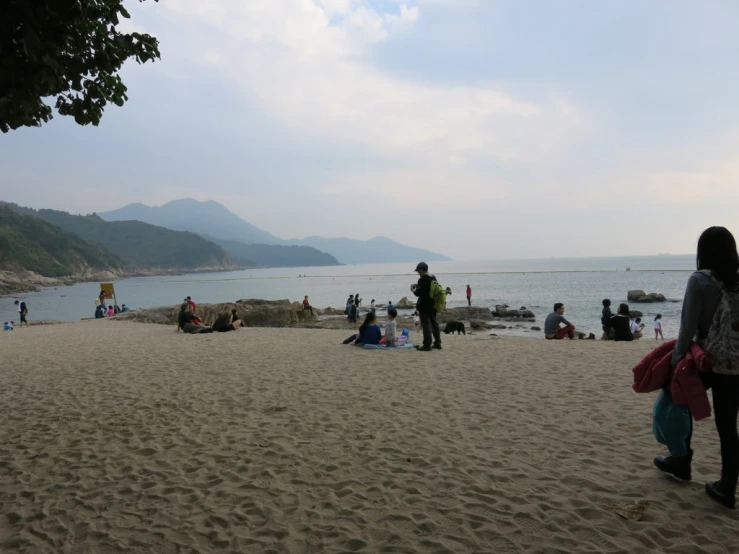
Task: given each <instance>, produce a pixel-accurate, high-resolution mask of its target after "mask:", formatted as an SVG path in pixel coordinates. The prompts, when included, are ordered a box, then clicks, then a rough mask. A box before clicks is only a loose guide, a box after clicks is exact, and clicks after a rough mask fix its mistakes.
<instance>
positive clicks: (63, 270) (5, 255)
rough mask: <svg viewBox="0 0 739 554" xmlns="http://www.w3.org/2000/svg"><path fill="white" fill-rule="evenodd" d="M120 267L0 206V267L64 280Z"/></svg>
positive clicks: (42, 223)
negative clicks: (90, 270)
mask: <svg viewBox="0 0 739 554" xmlns="http://www.w3.org/2000/svg"><path fill="white" fill-rule="evenodd" d="M122 265H123V262H122V261H121V260H120V259H119V258H118V257H116V256H114V255H113V254H110V253H109V252H106V251H105V250H103V249H102V248H100V247H99V246H96V245H94V244H91V243H89V242H87V241H85V240H83V239H81V238H79V237H77V236H75V235H73V234H71V233H68V232H65V231H63V230H62V229H60V228H59V227H57V226H55V225H53V224H51V223H48V222H47V221H44V220H41V219H39V218H37V217H32V216H28V215H22V214H20V213H17V212H16V211H14V210H12V209H11V208H9V207H8V206H7V205H3V204H0V266H2V267H6V268H13V267H21V268H24V269H28V270H30V271H33V272H35V273H38V274H40V275H44V276H46V277H63V276H67V275H73V274H75V273H79V272H80V271H83V270H86V269H100V270H104V269H118V268H120V267H121V266H122Z"/></svg>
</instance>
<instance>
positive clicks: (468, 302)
mask: <svg viewBox="0 0 739 554" xmlns="http://www.w3.org/2000/svg"><path fill="white" fill-rule="evenodd" d="M467 305H468V306H472V287H471V286H469V285H467Z"/></svg>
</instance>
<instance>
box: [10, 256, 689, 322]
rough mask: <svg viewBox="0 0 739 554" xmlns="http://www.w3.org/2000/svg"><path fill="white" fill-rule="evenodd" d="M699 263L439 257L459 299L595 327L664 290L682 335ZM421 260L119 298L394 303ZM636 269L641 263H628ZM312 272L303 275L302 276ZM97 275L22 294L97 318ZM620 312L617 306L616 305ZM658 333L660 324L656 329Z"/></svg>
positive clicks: (120, 285) (214, 278)
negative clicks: (606, 302)
mask: <svg viewBox="0 0 739 554" xmlns="http://www.w3.org/2000/svg"><path fill="white" fill-rule="evenodd" d="M694 266H695V259H694V258H693V257H691V256H654V257H634V258H577V259H549V260H513V261H486V262H443V263H436V264H433V265H432V267H431V272H432V273H434V274H436V276H437V278H438V279H439V281H440V282H441V283H442V285H443V286H445V287H447V286H449V287H451V288H452V291H453V294H452V296H451V297H449V305H450V306H452V307H454V306H463V305H466V303H467V302H466V299H465V297H464V289H465V286H466V285H467V284H469V285H471V286H472V290H473V297H472V298H473V305H476V306H485V307H493V306H494V305H495V304H502V303H504V304H508V305H509V306H511V307H515V308H520V307H521V306H526V307H527V308H529V309H531V310H533V311H534V313H535V314H536V315H537V324H539V325H541V324H542V322H543V318H544V317H545V316H546V314H547V313H548V312H549V311H551V309H552V305H553V304H554V303H555V302H563V303H564V304H565V306H566V316H567V317H568V318H569V319H570V320H571V321H572V322H573V323H574V324H575V325H576V326H577V327H578V329H579V330H582V331H586V332H597V331H598V330H599V328H600V311H601V307H602V306H601V300H602V299H603V298H610V299H611V300H612V301H613V303H614V304H616V305H618V303H619V302H625V301H626V293H627V291H628V290H631V289H643V290H645V291H647V292H659V293H662V294H664V295H665V296H667V297H668V298H670V299H672V300H678V302H667V303H664V304H644V305H639V306H637V308H638V309H639V310H641V311H642V312H644V314H645V322H646V323H647V330H648V331H650V329H651V320H652V319H653V317H654V315H656V313H657V312H658V311H659V313H661V314H663V316H664V318H663V321H664V324H663V326H664V329H665V336H666V337H670V336H675V335H676V334H677V331H678V325H679V324H678V319H679V314H680V309H681V307H682V296H683V292H684V289H685V283H686V282H687V279H688V277H689V276H690V272H691V269H692V268H693V267H694ZM414 268H415V264H412V263H410V264H372V265H351V266H340V267H330V268H290V269H258V270H245V271H235V272H226V273H208V274H202V273H201V274H194V275H180V276H167V277H138V278H132V279H123V280H120V281H117V282H116V283H115V288H116V293H117V299H118V303H119V304H127V305H129V306H130V307H131V308H134V309H135V308H142V307H150V306H161V305H174V304H177V303H179V302H181V301H182V299H183V298H184V297H185V296H188V295H189V296H192V297H193V299H194V300H195V301H196V302H205V303H210V302H224V301H233V300H238V299H241V298H264V299H268V300H279V299H284V298H287V299H290V300H302V298H303V296H305V295H308V296H309V298H310V301H311V304H312V305H313V306H315V307H317V308H325V307H328V306H332V307H335V308H343V306H344V304H345V303H346V299H347V297H348V296H349V294H356V293H359V294H360V296H361V297H362V298H363V300H364V302H365V304H366V305H369V302H370V300H371V299H372V298H374V299H375V300H376V301H377V302H378V303H381V304H385V303H387V301H388V300H392V301H394V302H397V301H398V300H400V298H402V297H403V296H407V297H409V298H412V294H411V293H410V285H411V283H414V282H415V281H416V280H417V276H416V275H415V274H414V273H413V269H414ZM626 268H631V271H626ZM299 274H300V275H306V277H298V275H299ZM98 292H99V285H98V284H97V283H81V284H77V285H73V286H69V287H57V288H49V289H45V290H43V291H40V292H35V293H27V294H24V295H22V298H23V299H25V300H26V302H27V303H28V306H29V318H31V319H56V320H67V321H69V320H78V319H80V318H83V317H92V315H93V313H94V306H93V301H94V299H95V297H96V296H97V293H98ZM13 300H14V298H10V297H6V298H0V313H1V314H2V316H1V317H0V319H2V320H3V321H4V320H5V319H17V314H16V312H15V307H14V305H13ZM614 311H615V310H614ZM650 332H651V331H650Z"/></svg>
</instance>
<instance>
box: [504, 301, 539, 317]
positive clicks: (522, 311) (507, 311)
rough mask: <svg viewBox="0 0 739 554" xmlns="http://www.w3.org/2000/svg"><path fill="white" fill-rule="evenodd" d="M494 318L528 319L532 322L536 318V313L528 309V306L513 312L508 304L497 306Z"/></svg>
mask: <svg viewBox="0 0 739 554" xmlns="http://www.w3.org/2000/svg"><path fill="white" fill-rule="evenodd" d="M493 316H494V317H497V318H500V319H505V320H510V319H527V320H531V319H534V318H535V317H536V316H535V315H534V312H532V311H531V310H529V309H527V308H526V306H523V307H522V308H521V309H520V310H511V309H509V308H508V306H507V305H506V304H499V305H497V306H495V310H493Z"/></svg>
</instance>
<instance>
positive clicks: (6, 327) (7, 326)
mask: <svg viewBox="0 0 739 554" xmlns="http://www.w3.org/2000/svg"><path fill="white" fill-rule="evenodd" d="M12 330H13V325H12V322H11V323H8V322H7V321H6V322H5V323H4V324H3V331H12Z"/></svg>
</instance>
